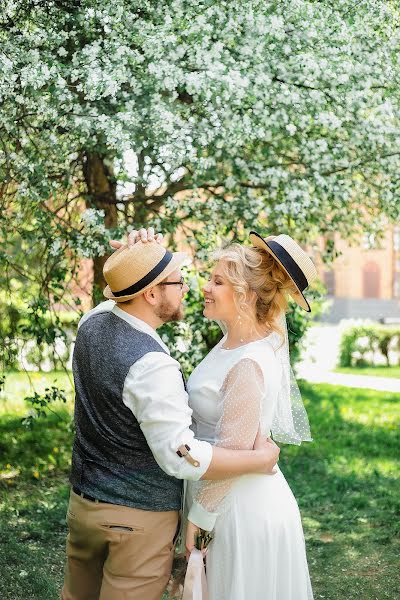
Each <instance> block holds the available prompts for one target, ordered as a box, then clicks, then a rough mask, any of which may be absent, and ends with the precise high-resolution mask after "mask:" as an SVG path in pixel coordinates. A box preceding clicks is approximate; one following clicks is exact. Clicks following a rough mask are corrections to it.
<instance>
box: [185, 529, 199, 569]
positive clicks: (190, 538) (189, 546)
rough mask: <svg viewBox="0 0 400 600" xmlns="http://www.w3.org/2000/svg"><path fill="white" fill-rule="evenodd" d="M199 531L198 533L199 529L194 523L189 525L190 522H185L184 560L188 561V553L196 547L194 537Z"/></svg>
mask: <svg viewBox="0 0 400 600" xmlns="http://www.w3.org/2000/svg"><path fill="white" fill-rule="evenodd" d="M199 531H200V529H199V528H198V527H197V525H195V524H194V523H191V522H190V521H188V522H187V528H186V542H185V546H186V560H189V556H190V553H191V552H192V550H193V548H195V547H196V544H195V539H196V536H197V534H198V533H199Z"/></svg>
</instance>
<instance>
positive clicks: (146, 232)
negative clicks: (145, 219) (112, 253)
mask: <svg viewBox="0 0 400 600" xmlns="http://www.w3.org/2000/svg"><path fill="white" fill-rule="evenodd" d="M139 240H140V241H141V242H143V243H146V242H153V241H156V242H157V243H158V244H161V242H162V240H163V234H162V233H156V234H155V233H154V227H149V228H148V229H145V228H144V227H142V228H141V229H139V231H137V230H136V229H133V230H132V231H131V232H130V233H129V235H128V246H133V245H134V244H136V242H138V241H139ZM110 246H111V247H112V248H114V249H115V250H118V248H121V247H122V246H124V243H123V242H120V241H119V240H110Z"/></svg>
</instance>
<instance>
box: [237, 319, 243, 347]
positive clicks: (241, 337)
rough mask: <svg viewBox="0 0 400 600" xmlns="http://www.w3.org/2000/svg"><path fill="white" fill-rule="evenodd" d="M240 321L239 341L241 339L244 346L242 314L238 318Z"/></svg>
mask: <svg viewBox="0 0 400 600" xmlns="http://www.w3.org/2000/svg"><path fill="white" fill-rule="evenodd" d="M238 321H239V332H240V338H239V339H240V343H241V344H243V342H244V339H243V336H242V317H241V316H240V314H239V316H238Z"/></svg>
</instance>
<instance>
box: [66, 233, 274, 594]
mask: <svg viewBox="0 0 400 600" xmlns="http://www.w3.org/2000/svg"><path fill="white" fill-rule="evenodd" d="M149 233H152V232H149ZM142 235H143V234H142ZM149 237H150V238H151V237H152V236H151V235H149ZM185 259H186V256H185V255H183V254H181V253H170V252H168V251H167V250H165V248H163V247H162V246H161V245H160V244H158V243H157V242H156V241H154V240H150V241H148V242H147V243H145V242H144V241H139V242H137V243H135V244H134V245H132V246H128V247H121V248H120V249H119V250H117V252H115V253H114V254H113V255H112V256H111V257H110V258H109V259H108V260H107V262H106V264H105V266H104V277H105V279H106V281H107V283H108V285H107V287H106V289H105V291H104V294H105V296H106V297H107V298H109V299H110V300H114V302H115V304H114V302H105V303H103V304H101V305H99V306H98V307H96V308H95V309H93V310H92V311H90V312H89V313H88V314H86V315H85V316H84V317H83V318H82V320H81V322H80V325H79V330H78V334H77V337H76V344H75V349H74V356H73V373H74V380H75V389H76V399H75V427H76V435H75V440H74V445H73V453H72V469H71V477H70V479H71V484H72V490H71V496H70V503H69V507H68V514H67V522H68V528H69V534H68V538H67V565H66V573H65V581H64V587H63V590H62V599H63V600H95V599H99V600H131V599H132V600H160V598H161V596H162V593H163V591H164V589H165V587H166V584H167V582H168V579H169V576H170V571H171V565H172V559H173V554H174V543H175V538H176V535H177V533H178V530H179V523H178V515H179V509H180V507H181V495H182V479H189V480H198V479H224V478H228V477H234V476H236V475H241V474H244V473H249V472H271V470H272V468H273V466H274V465H275V463H276V461H277V459H278V455H279V449H278V447H277V446H276V445H275V444H274V443H273V442H271V441H259V442H258V444H257V449H256V450H249V451H245V450H237V451H234V450H227V449H223V448H218V447H215V446H214V447H213V446H211V445H210V444H208V443H207V442H203V441H199V440H196V439H195V438H194V434H193V432H192V431H191V429H190V425H191V413H192V411H191V409H190V408H189V406H188V401H187V394H186V391H185V385H184V380H183V376H182V373H181V371H180V367H179V363H178V362H177V361H175V360H174V359H173V358H172V357H171V356H170V353H169V350H168V348H167V347H166V345H165V344H164V342H163V341H162V340H161V338H160V337H159V336H158V334H157V332H156V329H157V328H158V327H160V326H161V325H162V324H163V323H167V322H169V321H175V320H179V319H182V318H183V306H182V300H183V297H184V294H185V293H186V292H187V291H188V290H189V288H188V286H187V285H186V283H185V282H184V280H183V278H182V273H181V270H180V267H181V265H182V263H183V262H184V260H185Z"/></svg>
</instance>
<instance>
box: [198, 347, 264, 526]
mask: <svg viewBox="0 0 400 600" xmlns="http://www.w3.org/2000/svg"><path fill="white" fill-rule="evenodd" d="M263 395H264V378H263V374H262V371H261V368H260V366H259V365H258V364H257V362H256V361H254V360H252V359H251V358H243V359H241V360H240V361H239V362H238V363H236V364H235V365H234V366H233V367H232V368H231V370H230V371H229V373H228V374H227V376H226V377H225V380H224V382H223V384H222V387H221V389H220V397H221V400H220V401H221V404H222V416H221V418H220V421H219V422H218V424H217V429H216V442H215V445H216V446H221V447H223V448H229V449H231V450H251V449H252V448H253V445H254V440H255V438H256V435H257V431H258V426H259V423H260V417H261V401H262V398H263ZM234 481H235V479H224V480H218V481H198V482H196V484H195V489H194V495H193V498H194V500H193V503H192V506H191V508H190V511H189V515H188V519H189V521H191V522H192V523H194V524H195V525H197V526H198V527H200V528H201V529H205V530H207V531H211V530H212V529H213V528H214V525H215V521H216V519H217V516H218V512H217V510H218V507H219V505H220V503H221V501H222V500H223V498H224V497H225V496H226V494H227V493H228V492H229V490H230V488H231V486H232V485H233V483H234Z"/></svg>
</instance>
